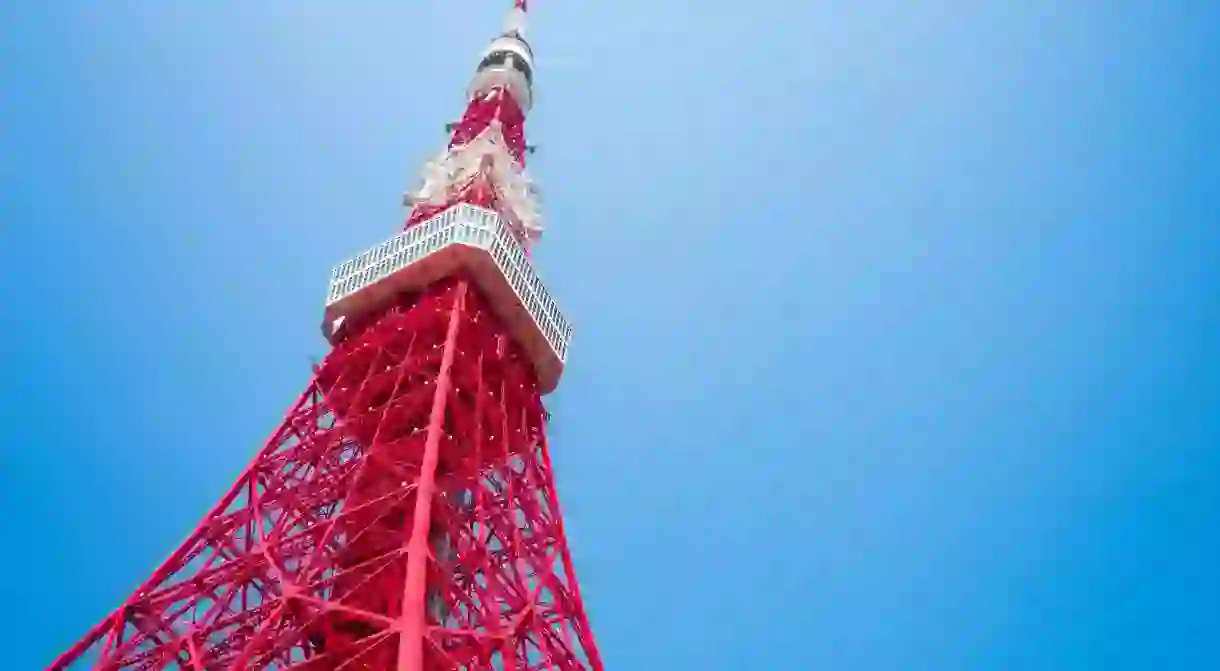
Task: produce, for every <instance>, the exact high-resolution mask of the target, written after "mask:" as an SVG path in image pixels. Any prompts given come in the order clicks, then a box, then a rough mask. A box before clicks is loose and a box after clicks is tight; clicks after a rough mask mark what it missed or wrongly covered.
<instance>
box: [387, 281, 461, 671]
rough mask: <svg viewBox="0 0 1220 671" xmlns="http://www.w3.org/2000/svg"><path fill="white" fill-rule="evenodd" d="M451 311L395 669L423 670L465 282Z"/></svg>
mask: <svg viewBox="0 0 1220 671" xmlns="http://www.w3.org/2000/svg"><path fill="white" fill-rule="evenodd" d="M454 293H455V296H454V299H453V307H452V308H451V309H450V312H449V330H448V332H447V334H446V335H445V349H444V351H443V352H442V353H441V368H440V372H439V373H438V374H437V376H436V390H435V392H433V393H434V394H435V395H434V396H433V397H432V414H431V416H430V417H429V419H428V435H427V437H425V439H424V458H423V463H422V464H421V465H420V473H419V480H418V484H417V486H416V491H415V511H414V513H415V514H414V517H413V519H412V521H411V538H410V540H409V541H407V577H406V580H405V581H404V582H405V584H404V586H403V592H402V616H401V618H400V622H399V627H400V633H399V639H398V665H397V671H423V669H424V644H425V640H424V639H425V638H426V636H427V633H428V632H427V624H428V623H427V619H426V618H427V613H426V611H425V608H426V605H427V600H426V596H427V589H428V556H429V555H430V554H431V548H429V547H428V536H429V532H430V531H431V527H432V497H433V496H434V495H435V491H434V490H435V489H436V463H437V461H438V460H439V457H440V442H441V435H442V433H443V431H444V421H445V403H446V401H447V397H448V395H449V371H450V369H451V368H452V367H453V357H454V355H455V353H456V352H457V334H458V328H459V326H460V325H461V321H462V310H463V307H464V306H465V303H466V281H465V280H462V281H460V282H459V283H458V286H457V290H456V291H455V292H454Z"/></svg>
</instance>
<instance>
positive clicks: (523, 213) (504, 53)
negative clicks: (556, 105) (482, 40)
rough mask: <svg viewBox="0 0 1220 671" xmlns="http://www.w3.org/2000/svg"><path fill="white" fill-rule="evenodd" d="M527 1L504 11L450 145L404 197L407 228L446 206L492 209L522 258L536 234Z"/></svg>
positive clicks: (537, 210) (538, 225) (450, 126)
mask: <svg viewBox="0 0 1220 671" xmlns="http://www.w3.org/2000/svg"><path fill="white" fill-rule="evenodd" d="M526 19H527V14H526V3H525V2H524V0H517V2H516V3H515V4H514V6H513V7H512V8H511V9H510V10H509V11H508V15H507V16H506V17H505V20H504V27H503V30H502V32H501V34H500V35H499V36H497V37H496V38H495V39H493V40H492V41H491V44H489V45H488V46H487V47H486V48H484V49H483V52H482V54H481V56H480V60H479V63H478V66H477V67H476V68H475V73H474V76H473V77H472V78H471V80H470V85H469V86H468V87H467V91H466V93H467V103H466V110H465V112H464V113H463V114H462V118H461V119H460V120H458V121H455V122H453V123H450V124H448V125H447V126H446V128H447V129H448V130H449V131H450V132H451V135H450V138H449V144H448V146H447V147H446V148H445V150H444V151H442V152H441V153H440V154H439V155H438V156H437V157H435V158H434V159H432V160H431V161H429V162H428V163H427V165H425V166H424V170H423V174H422V175H421V176H420V177H421V178H420V182H419V186H418V187H417V188H416V189H415V190H413V191H410V192H408V193H407V194H406V196H405V198H404V204H406V205H407V206H408V207H410V208H411V212H410V214H409V215H408V216H407V223H406V227H407V228H410V227H411V226H414V225H416V224H418V223H420V222H422V221H424V220H426V219H428V218H430V217H432V216H433V215H435V214H436V213H438V212H440V211H442V210H444V209H445V208H447V207H450V206H452V205H455V204H457V203H469V204H471V205H476V206H479V207H484V208H487V209H491V210H494V211H496V212H497V213H498V214H500V216H501V217H502V218H503V219H504V220H505V222H506V223H507V224H508V225H509V227H510V228H511V230H512V231H513V234H514V235H515V236H516V237H517V238H518V240H519V241H520V242H521V244H522V245H523V246H524V247H525V248H526V251H527V252H528V250H529V248H530V246H531V245H532V244H533V243H534V242H536V241H537V240H538V239H539V238H540V237H541V235H542V229H543V222H542V213H541V211H540V207H539V203H538V196H537V191H536V189H535V187H534V183H533V180H531V179H530V177H529V175H528V173H527V172H526V170H525V156H526V154H527V153H528V151H529V149H530V148H529V147H528V146H527V145H526V142H525V117H526V115H527V114H528V113H529V111H530V109H531V108H532V107H533V103H534V90H533V86H534V52H533V49H532V48H531V47H530V45H529V42H526V40H525V30H526Z"/></svg>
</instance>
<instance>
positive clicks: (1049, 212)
mask: <svg viewBox="0 0 1220 671" xmlns="http://www.w3.org/2000/svg"><path fill="white" fill-rule="evenodd" d="M535 4H536V7H535V15H536V16H535V21H534V25H535V28H536V30H535V31H534V39H533V41H534V44H535V47H536V51H537V53H538V76H537V82H538V85H539V94H538V106H537V110H536V113H535V114H534V115H533V117H532V118H531V128H530V131H531V137H532V139H533V141H535V142H537V143H538V144H539V145H540V147H541V150H540V153H539V154H537V155H536V157H535V158H534V161H533V169H534V171H535V173H536V175H537V176H538V178H539V179H540V180H541V181H542V184H543V188H544V195H545V197H546V204H547V207H548V211H549V216H550V224H551V229H550V231H549V233H548V237H547V238H546V239H545V241H544V244H543V246H542V248H541V249H540V251H539V253H538V260H539V264H540V266H541V271H542V273H543V275H544V277H545V278H547V280H548V282H549V283H550V285H551V287H552V288H553V290H554V291H555V292H556V294H557V295H558V297H559V298H560V300H561V302H562V303H563V304H564V305H565V306H566V308H567V310H568V311H569V312H570V314H571V315H572V317H573V319H574V321H575V322H576V324H577V329H578V331H577V335H576V340H575V343H574V348H573V350H572V354H571V360H570V361H571V363H570V367H569V369H568V372H567V375H566V376H565V379H564V384H563V386H562V388H561V390H560V391H559V393H557V394H556V395H555V396H553V397H552V399H551V401H550V405H551V408H552V410H553V411H554V413H555V421H554V426H553V437H554V440H555V442H554V458H555V465H556V469H557V471H558V478H559V485H560V489H561V494H562V498H563V504H564V510H565V513H566V515H567V518H568V519H567V523H568V529H569V532H570V540H571V543H572V546H573V550H574V553H575V558H576V562H577V568H578V571H579V575H580V578H581V581H582V586H583V589H584V593H585V596H586V601H587V605H588V609H589V612H590V616H591V618H592V621H593V624H594V627H595V629H596V633H597V636H598V640H599V643H600V647H601V649H602V652H603V655H604V658H605V660H606V661H607V664H608V666H609V668H610V669H633V670H643V669H657V670H661V669H686V668H690V669H694V668H700V669H745V668H758V669H763V668H785V669H815V668H818V669H843V670H852V671H854V670H872V669H877V670H890V669H894V670H897V669H901V670H903V671H906V670H915V669H930V670H936V671H947V670H949V671H951V670H962V671H966V670H970V671H974V670H977V669H1022V670H1031V671H1034V670H1036V671H1051V670H1058V669H1063V670H1072V671H1079V670H1084V669H1103V668H1104V669H1108V670H1111V671H1113V670H1117V669H1133V670H1135V669H1138V670H1141V671H1144V670H1147V669H1215V668H1220V639H1218V638H1217V636H1216V632H1217V631H1220V451H1218V448H1220V410H1218V404H1217V401H1220V263H1218V261H1220V111H1218V110H1220V76H1218V75H1217V72H1218V70H1217V68H1218V67H1220V4H1217V3H1209V2H1196V1H1189V0H1182V1H1179V2H1173V1H1169V0H1157V1H1153V0H1148V1H1144V2H1100V1H1095V2H1094V1H1085V0H1078V1H1073V2H1064V1H1063V0H1021V1H1020V2H1017V1H1015V0H1013V1H1010V2H965V1H963V0H957V1H948V0H927V1H922V2H908V1H905V0H873V1H870V2H858V3H847V2H828V1H826V2H797V1H795V0H790V1H789V2H783V1H782V0H751V1H750V2H745V3H741V5H742V6H741V7H740V8H733V7H732V6H731V5H729V4H728V3H707V2H703V3H695V2H680V1H678V0H652V1H651V2H640V1H637V0H626V1H622V2H600V3H594V2H574V1H572V0H563V1H562V2H561V1H558V0H555V1H553V2H552V1H547V0H538V1H537V2H536V3H535ZM697 5H698V6H700V7H702V9H698V10H696V9H693V7H695V6H697ZM501 8H502V4H501V2H498V1H493V0H460V1H459V0H447V1H445V2H440V1H436V0H428V1H424V0H412V1H400V2H344V3H300V2H289V1H287V0H277V1H265V2H259V3H249V2H246V3H237V2H216V3H186V2H176V3H166V2H155V1H154V0H144V1H139V2H137V1H134V0H113V1H111V2H105V3H99V2H78V3H71V2H59V3H57V2H25V3H22V2H18V3H16V4H14V3H11V2H6V3H3V6H2V7H0V133H2V135H0V142H2V143H3V144H2V145H0V178H2V183H0V221H2V222H3V223H2V225H3V239H2V240H0V255H2V256H0V260H2V263H0V289H2V290H3V296H4V304H3V311H2V314H3V324H2V328H0V355H2V357H0V361H2V365H3V367H4V368H3V379H4V380H5V385H4V390H3V392H2V393H3V399H2V400H3V403H2V404H0V407H2V408H3V410H0V412H3V421H2V422H0V426H2V429H0V431H2V432H3V433H2V434H0V435H2V441H3V443H2V444H3V451H2V453H0V510H2V511H3V512H0V539H2V540H0V542H2V543H3V544H4V546H3V549H4V552H3V554H2V556H3V559H2V560H0V561H2V562H3V563H2V564H0V567H2V568H3V571H4V576H5V577H4V580H3V581H0V590H2V591H3V597H4V599H3V601H4V604H5V605H4V608H3V609H0V631H4V632H5V637H6V640H7V643H6V644H5V649H6V650H5V652H4V658H5V660H6V661H5V663H4V665H3V666H4V668H5V669H13V670H14V671H18V670H24V669H36V668H41V665H43V664H45V663H47V662H48V661H49V660H50V659H51V658H52V657H53V656H54V655H55V654H56V653H57V652H58V651H59V650H60V649H61V648H63V647H65V646H67V645H68V644H70V643H71V642H72V641H73V640H74V639H75V638H76V637H78V636H79V635H80V634H82V633H84V631H85V630H86V629H87V628H88V627H89V626H90V625H91V624H92V623H94V622H95V621H96V620H97V619H99V618H100V617H101V616H102V615H103V614H104V613H106V612H107V611H108V610H110V609H112V608H113V607H115V606H116V605H118V603H119V602H120V600H121V599H122V598H124V597H125V596H126V595H127V593H128V592H129V591H130V590H131V589H132V588H133V587H134V586H136V585H137V584H138V583H139V582H140V581H141V580H142V579H143V578H144V577H145V576H146V574H147V573H148V572H149V571H151V570H152V569H153V568H154V567H155V566H156V565H157V564H158V563H159V562H160V561H161V560H162V559H163V558H164V557H165V556H166V555H167V554H168V553H169V552H170V551H171V550H172V549H173V548H174V547H175V546H176V544H177V543H179V542H180V541H181V540H182V538H183V537H184V536H185V534H186V533H187V532H188V531H190V530H191V529H192V528H193V527H194V525H195V524H196V522H197V521H198V519H199V517H200V516H201V515H202V514H203V513H204V511H205V510H206V509H207V508H208V507H209V506H210V505H211V504H212V503H213V502H214V501H215V500H216V499H217V498H218V497H219V496H220V495H221V494H222V492H223V491H224V490H225V488H226V487H227V486H228V485H229V483H230V482H231V481H232V479H233V478H234V477H235V476H236V475H237V473H238V471H239V470H240V469H241V468H242V467H243V466H244V464H245V463H246V462H247V461H248V459H249V458H250V457H251V455H252V454H253V452H254V451H255V450H256V449H257V447H258V445H259V443H260V441H261V440H262V439H263V438H264V437H265V435H266V434H267V433H268V432H269V431H270V430H271V429H272V427H273V426H274V424H275V423H276V422H277V421H278V420H279V418H280V417H281V416H282V414H283V412H284V411H285V409H286V407H287V405H288V404H289V403H291V402H292V400H293V399H294V398H295V396H296V395H297V393H298V392H299V391H300V389H301V387H302V385H303V384H304V383H305V382H306V380H307V377H308V374H309V361H310V357H311V356H317V355H320V354H321V353H322V352H323V351H324V349H323V342H322V341H321V339H320V336H319V335H318V331H317V324H318V320H319V315H320V310H321V302H322V297H323V291H324V288H325V286H324V285H325V282H326V280H327V276H328V271H329V267H330V265H331V264H333V263H336V262H339V261H341V260H343V259H344V258H345V257H347V256H348V255H349V254H350V253H353V252H355V251H358V250H360V249H362V248H364V247H366V246H368V245H370V244H373V243H375V242H377V241H380V240H382V239H383V238H385V237H387V236H388V235H390V234H391V233H392V232H393V231H394V230H395V229H396V227H397V226H398V225H399V222H400V219H401V217H402V212H401V210H400V208H399V204H398V203H399V198H400V194H401V193H402V191H403V190H404V188H406V187H407V186H408V185H410V184H412V183H413V180H414V178H415V175H416V174H417V169H418V167H419V166H420V164H421V163H422V161H423V160H424V159H425V158H426V157H428V156H429V155H431V153H432V152H434V151H435V150H437V149H438V148H439V147H440V146H441V144H442V142H443V140H444V138H443V134H442V124H443V123H444V122H446V121H448V120H450V119H453V118H455V115H457V114H458V113H459V112H460V110H461V106H462V102H463V101H462V91H463V87H464V85H465V82H466V80H467V77H468V76H469V74H470V72H471V69H472V66H473V64H474V63H475V62H476V59H477V55H478V54H477V52H478V50H479V49H481V48H482V47H483V45H484V44H485V42H486V40H488V39H489V38H490V37H491V36H492V35H493V33H494V31H495V30H496V29H497V28H498V26H499V21H500V16H501Z"/></svg>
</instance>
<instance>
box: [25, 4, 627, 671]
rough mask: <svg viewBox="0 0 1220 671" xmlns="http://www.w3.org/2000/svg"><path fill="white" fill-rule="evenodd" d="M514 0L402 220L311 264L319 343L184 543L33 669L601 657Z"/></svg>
mask: <svg viewBox="0 0 1220 671" xmlns="http://www.w3.org/2000/svg"><path fill="white" fill-rule="evenodd" d="M525 20H526V2H525V0H517V2H516V4H515V5H514V6H513V7H512V8H511V9H510V11H509V13H508V16H507V19H506V21H505V26H504V30H503V33H502V34H501V35H500V36H498V37H496V38H495V39H494V40H493V41H492V42H491V44H490V46H488V47H487V49H486V50H485V51H484V54H483V59H482V61H481V62H480V63H479V65H478V68H477V70H476V72H475V74H474V77H473V79H472V80H471V83H470V87H469V89H468V100H469V102H468V105H467V107H466V110H465V113H464V114H463V116H462V118H461V120H460V121H457V122H455V123H453V124H451V125H450V127H449V130H450V131H451V133H452V134H451V139H450V142H449V144H448V147H447V149H446V150H445V151H443V152H441V154H440V155H439V156H438V157H436V158H435V159H434V160H432V161H430V162H429V163H428V164H427V166H426V168H425V169H424V172H423V176H422V180H421V184H420V185H419V187H418V188H417V189H415V190H414V191H412V192H410V193H408V194H407V196H406V199H405V200H406V204H407V206H408V207H409V208H410V210H409V211H410V214H409V215H408V217H407V221H406V225H405V226H404V228H403V230H402V232H400V233H399V234H398V235H395V236H394V237H392V238H390V239H389V240H387V241H385V242H383V243H381V244H379V245H377V246H375V247H373V248H372V249H369V250H368V251H366V252H364V253H363V254H360V255H358V256H357V257H355V258H354V259H352V260H350V261H347V262H345V263H342V264H340V265H339V266H338V267H337V268H335V269H334V271H333V272H332V273H331V278H330V287H329V293H328V296H327V301H326V307H325V314H324V319H323V327H322V331H323V334H324V335H325V337H326V338H327V340H328V341H329V342H330V343H331V346H332V348H331V351H330V352H329V354H327V356H326V357H325V359H324V360H323V361H322V362H321V363H320V364H319V365H317V366H315V367H314V371H313V377H312V379H311V381H310V382H309V384H308V386H307V388H306V389H305V391H304V393H303V394H302V395H301V397H300V398H299V399H298V400H297V401H296V403H295V404H293V405H292V407H291V409H290V410H289V411H288V413H287V416H286V417H285V418H284V420H283V422H282V423H281V424H280V425H279V427H278V428H277V429H276V430H275V431H274V432H273V433H272V435H271V437H270V439H269V440H268V442H267V443H266V445H265V446H264V447H263V448H262V450H261V451H260V452H259V453H258V455H257V456H256V457H255V458H254V460H253V461H252V462H251V463H250V465H249V466H248V467H247V468H246V470H245V471H244V472H243V473H242V474H241V476H240V477H239V478H238V479H237V482H236V483H235V484H234V485H233V487H232V489H230V490H229V491H228V493H226V494H225V495H224V497H223V498H222V499H221V500H220V502H219V503H218V504H217V505H216V506H215V507H214V508H213V509H212V510H211V511H210V512H209V513H208V514H207V516H206V517H205V518H204V519H203V521H202V523H200V525H199V527H198V528H197V529H196V530H195V531H194V532H193V533H191V534H190V536H189V537H188V539H187V540H186V542H185V543H183V544H182V545H181V546H180V547H179V548H178V549H177V550H175V551H174V552H173V553H172V555H171V556H170V558H169V559H168V560H167V561H166V562H165V563H164V564H162V565H161V567H160V568H158V569H156V571H154V572H153V574H152V576H151V577H149V578H148V580H147V581H146V582H144V583H143V584H142V585H141V586H140V587H138V588H137V589H136V590H135V592H134V593H133V594H132V595H131V596H130V597H129V598H128V599H127V600H126V601H125V602H123V603H122V605H120V606H119V607H118V609H117V610H115V611H114V612H112V613H110V614H109V615H107V616H106V617H105V618H104V619H103V620H102V621H101V622H100V623H99V624H97V625H96V626H95V627H94V628H93V629H92V630H91V631H89V632H88V634H86V636H85V637H84V638H83V639H81V640H80V641H79V642H78V643H77V644H76V645H74V646H73V647H72V648H71V649H69V650H68V651H67V652H65V653H64V654H63V655H61V656H60V657H59V658H58V659H57V660H55V661H54V662H53V663H52V664H51V666H50V667H49V668H50V669H53V670H55V671H66V670H68V669H85V668H88V669H99V670H105V671H117V670H119V669H136V670H141V671H146V670H153V669H183V670H190V671H204V670H207V671H213V670H221V669H224V670H234V671H237V670H244V669H274V670H277V671H288V670H292V671H341V670H342V671H357V670H368V671H389V670H393V671H433V670H449V669H454V670H457V669H461V670H463V671H465V670H474V669H496V670H497V671H501V670H502V671H518V670H520V671H526V670H532V669H539V670H541V669H548V670H566V669H592V670H595V671H600V670H601V669H602V668H603V666H602V662H601V659H600V658H599V656H598V653H597V648H596V646H595V644H594V640H593V635H592V633H591V631H590V629H589V623H588V620H587V618H586V616H585V610H584V606H583V605H582V603H581V597H580V589H579V586H578V585H577V581H576V576H575V573H574V571H573V567H572V560H571V556H570V554H569V552H568V546H567V543H566V541H565V539H564V530H563V521H562V516H561V515H560V509H559V501H558V499H557V496H556V491H555V483H554V477H553V475H552V472H551V464H550V457H549V453H548V445H547V439H546V422H547V419H548V414H547V411H546V410H545V409H544V408H543V404H542V399H541V396H542V394H545V393H548V392H550V391H552V390H553V389H555V387H556V385H557V384H558V382H559V378H560V375H561V373H562V372H563V367H564V361H565V358H566V355H567V349H568V343H569V340H570V338H571V335H572V329H571V326H569V324H568V322H567V321H566V319H565V318H564V316H563V314H562V313H561V312H560V311H559V309H558V307H557V306H556V304H555V302H554V301H553V300H552V298H551V296H550V294H549V293H548V291H547V289H546V287H545V286H544V285H543V284H542V282H540V281H539V279H538V277H537V276H536V275H535V274H534V271H533V269H532V267H531V264H530V261H529V257H528V251H529V248H530V246H531V245H532V244H533V243H535V242H536V241H537V240H538V238H539V235H540V233H541V229H542V227H541V218H540V214H539V209H538V205H537V201H536V194H535V192H534V189H533V185H532V183H531V181H530V178H529V176H528V174H527V173H526V170H525V156H526V153H527V150H528V148H527V146H526V144H525V118H526V115H527V114H528V112H529V110H530V107H531V105H532V95H533V90H532V86H533V76H534V58H533V52H532V50H531V48H530V46H529V44H528V43H527V42H526V40H525Z"/></svg>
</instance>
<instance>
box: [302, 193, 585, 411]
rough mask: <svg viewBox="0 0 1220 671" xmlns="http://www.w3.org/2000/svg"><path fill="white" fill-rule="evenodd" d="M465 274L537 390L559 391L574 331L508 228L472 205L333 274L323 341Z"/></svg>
mask: <svg viewBox="0 0 1220 671" xmlns="http://www.w3.org/2000/svg"><path fill="white" fill-rule="evenodd" d="M463 269H464V270H466V271H467V272H468V273H469V274H470V277H471V278H472V279H473V280H474V283H475V284H476V285H478V287H479V289H480V290H481V291H482V293H483V295H484V296H485V297H486V298H487V299H488V301H489V302H490V304H491V306H492V310H493V311H494V312H495V313H496V315H497V316H498V317H499V318H500V320H501V321H502V322H503V323H504V325H505V327H506V328H507V330H508V334H509V335H510V336H511V337H512V338H513V339H514V340H516V341H517V343H518V344H520V345H521V346H522V348H523V349H524V350H525V352H526V354H527V355H528V356H529V357H530V360H531V362H532V363H533V365H534V370H535V371H536V373H537V375H538V386H539V390H540V391H541V392H542V393H544V394H546V393H549V392H551V391H554V389H555V387H556V386H558V384H559V377H560V375H562V374H563V366H564V362H565V361H566V359H567V354H568V343H569V342H570V341H571V339H572V325H571V324H570V323H568V320H567V318H566V317H564V315H563V312H562V311H561V310H560V309H559V306H558V305H557V304H556V303H555V300H554V299H553V298H552V297H551V294H550V292H549V291H547V288H546V286H545V285H544V284H543V283H542V280H541V279H539V277H538V275H537V274H536V273H535V272H534V269H533V267H532V266H531V264H530V262H529V258H528V257H526V255H525V250H524V249H523V248H522V247H521V244H520V243H519V242H518V241H517V238H516V236H514V235H513V233H512V231H511V230H510V228H509V226H508V225H507V224H506V223H505V222H504V221H502V220H501V218H500V216H499V215H498V214H497V213H496V212H494V211H492V210H489V209H486V208H482V207H477V206H474V205H469V204H466V203H462V204H458V205H455V206H453V207H450V208H449V209H447V210H445V211H444V212H441V213H439V214H437V215H435V216H433V217H432V218H430V219H427V220H425V221H423V222H420V223H419V224H416V225H415V226H412V227H410V228H408V229H406V230H405V231H403V232H402V233H399V234H398V235H396V236H394V237H392V238H390V239H389V240H386V241H385V242H383V243H381V244H379V245H377V246H375V247H373V248H371V249H369V250H367V251H365V252H363V253H362V254H359V255H358V256H356V257H355V258H353V259H351V260H349V261H345V262H343V263H341V264H339V265H338V266H336V267H335V268H334V270H332V271H331V274H330V288H329V291H328V292H327V295H326V310H325V313H324V314H325V317H324V320H323V322H322V335H323V336H325V337H326V339H327V340H329V341H332V342H333V339H334V337H335V334H336V333H337V332H338V331H339V329H340V328H341V326H342V324H343V322H345V321H347V320H349V319H352V318H355V317H359V316H362V315H366V314H369V313H370V312H374V311H377V310H380V309H383V308H384V307H385V306H386V305H387V304H388V303H389V302H390V301H391V300H393V298H394V296H396V295H398V294H401V293H407V292H412V291H418V290H421V289H423V288H424V287H426V286H428V285H429V284H431V283H433V282H435V281H437V280H440V279H442V278H444V277H446V276H448V275H451V274H453V273H455V272H457V271H458V270H463Z"/></svg>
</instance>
